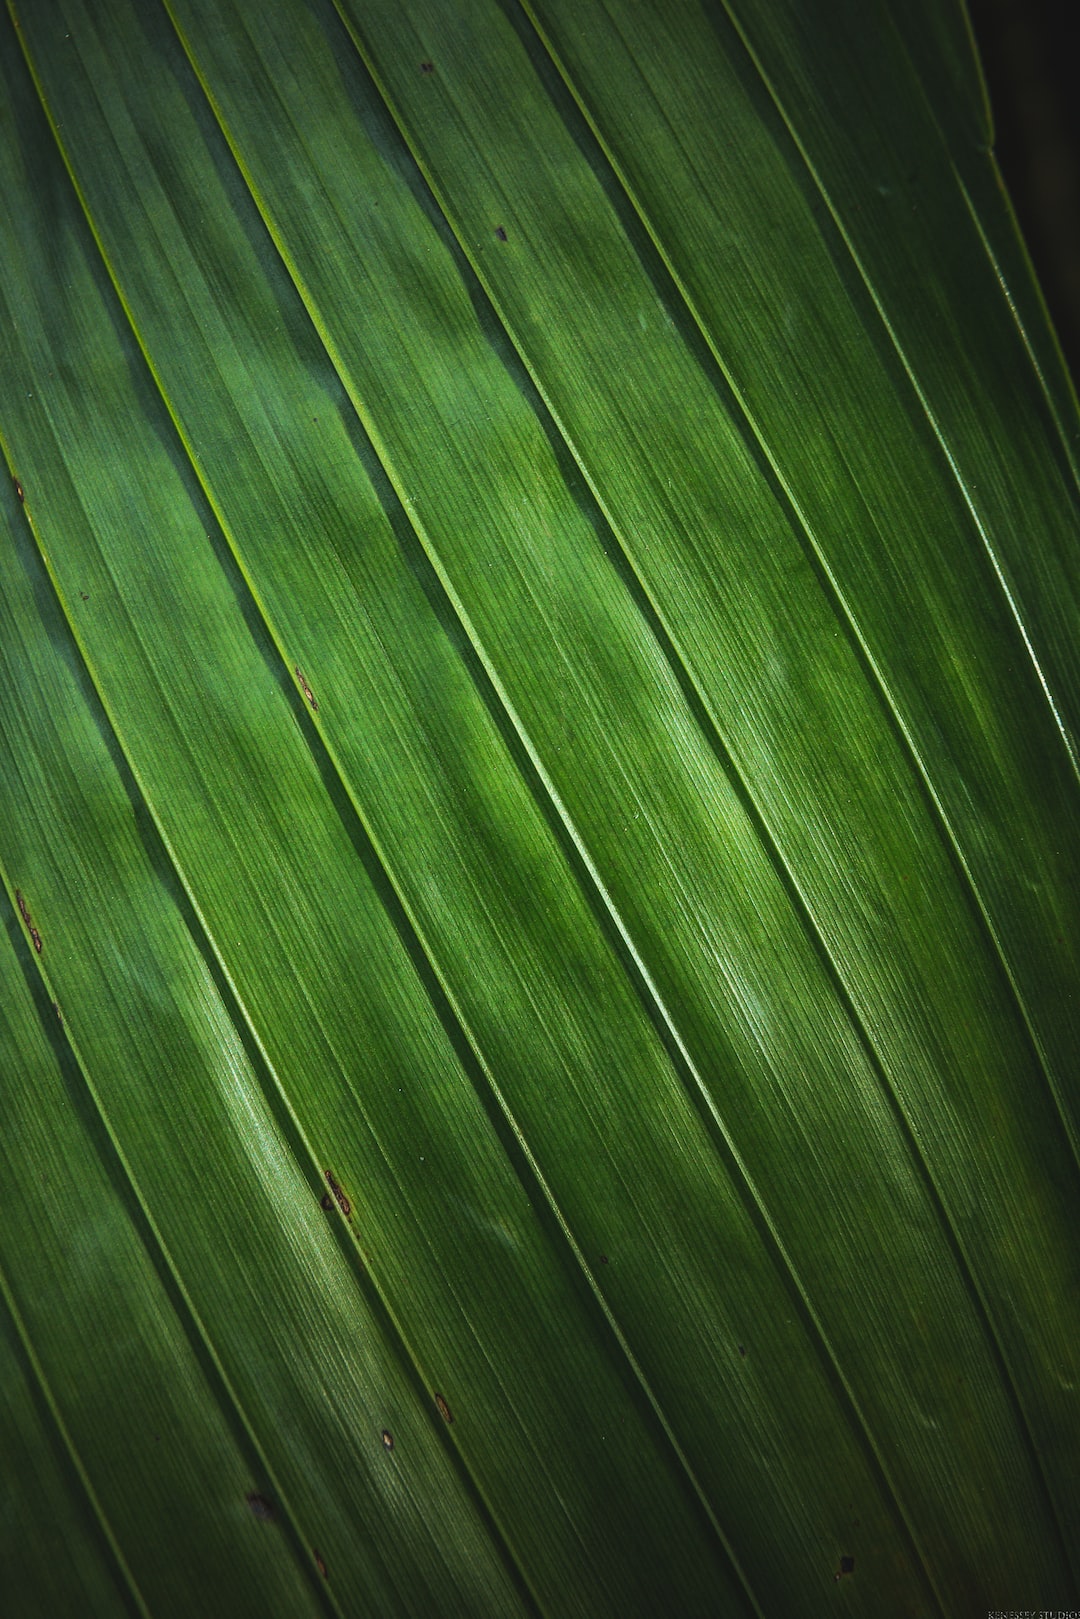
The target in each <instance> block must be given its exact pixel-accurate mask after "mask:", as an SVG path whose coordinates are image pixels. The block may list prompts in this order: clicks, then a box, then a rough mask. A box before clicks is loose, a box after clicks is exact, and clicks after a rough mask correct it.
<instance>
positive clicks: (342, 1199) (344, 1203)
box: [323, 1169, 352, 1220]
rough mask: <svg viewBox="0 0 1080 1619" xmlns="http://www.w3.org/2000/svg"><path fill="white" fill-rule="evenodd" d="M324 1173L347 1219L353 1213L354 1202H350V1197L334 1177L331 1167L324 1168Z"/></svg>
mask: <svg viewBox="0 0 1080 1619" xmlns="http://www.w3.org/2000/svg"><path fill="white" fill-rule="evenodd" d="M323 1174H324V1176H325V1177H326V1184H327V1185H328V1186H329V1188H330V1190H331V1191H332V1192H333V1194H334V1197H335V1199H336V1201H337V1206H338V1208H339V1209H340V1210H341V1212H342V1214H343V1215H344V1216H345V1218H346V1220H347V1219H348V1218H349V1216H350V1215H351V1214H352V1204H351V1203H350V1202H349V1199H348V1198H347V1197H346V1196H345V1193H344V1192H343V1191H342V1189H341V1187H340V1186H339V1185H338V1183H337V1181H336V1180H335V1179H334V1176H333V1173H332V1172H331V1171H330V1170H329V1169H324V1170H323ZM324 1207H325V1204H324Z"/></svg>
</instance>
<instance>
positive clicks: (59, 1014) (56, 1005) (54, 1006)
mask: <svg viewBox="0 0 1080 1619" xmlns="http://www.w3.org/2000/svg"><path fill="white" fill-rule="evenodd" d="M52 1009H53V1011H54V1012H55V1013H56V1016H57V1018H58V1019H59V1021H60V1022H61V1023H63V1021H64V1014H63V1012H61V1010H60V1002H59V1001H53V1003H52Z"/></svg>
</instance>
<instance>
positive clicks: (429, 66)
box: [420, 62, 435, 73]
mask: <svg viewBox="0 0 1080 1619" xmlns="http://www.w3.org/2000/svg"><path fill="white" fill-rule="evenodd" d="M420 71H421V73H434V71H435V63H434V62H421V63H420Z"/></svg>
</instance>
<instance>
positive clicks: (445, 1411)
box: [435, 1393, 454, 1422]
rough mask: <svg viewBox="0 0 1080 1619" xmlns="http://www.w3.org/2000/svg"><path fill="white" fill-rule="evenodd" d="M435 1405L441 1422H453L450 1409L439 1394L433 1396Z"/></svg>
mask: <svg viewBox="0 0 1080 1619" xmlns="http://www.w3.org/2000/svg"><path fill="white" fill-rule="evenodd" d="M435 1404H436V1405H437V1406H438V1408H439V1415H440V1417H442V1419H443V1421H444V1422H453V1420H454V1419H453V1417H452V1416H451V1415H450V1407H449V1406H448V1405H447V1403H446V1401H445V1400H444V1399H443V1397H442V1395H441V1394H438V1393H436V1395H435Z"/></svg>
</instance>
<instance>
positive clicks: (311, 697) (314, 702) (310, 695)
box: [293, 664, 319, 713]
mask: <svg viewBox="0 0 1080 1619" xmlns="http://www.w3.org/2000/svg"><path fill="white" fill-rule="evenodd" d="M293 672H294V674H295V675H296V678H297V680H298V681H299V682H300V689H301V691H302V692H303V694H304V696H305V697H306V698H307V700H308V702H309V703H310V704H311V706H312V708H313V709H314V710H315V712H316V713H318V711H319V703H318V699H317V697H316V696H315V693H314V692H313V691H312V689H311V687H310V686H309V685H308V683H307V681H306V680H305V679H304V677H303V675H302V674H301V673H300V669H299V666H298V665H296V664H294V665H293Z"/></svg>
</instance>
